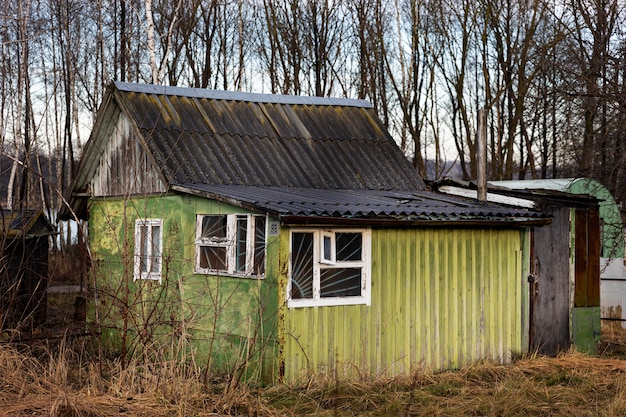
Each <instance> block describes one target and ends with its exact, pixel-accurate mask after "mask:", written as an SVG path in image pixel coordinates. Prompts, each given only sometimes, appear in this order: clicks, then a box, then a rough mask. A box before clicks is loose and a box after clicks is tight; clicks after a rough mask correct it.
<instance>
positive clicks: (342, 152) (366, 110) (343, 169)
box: [114, 82, 426, 190]
mask: <svg viewBox="0 0 626 417" xmlns="http://www.w3.org/2000/svg"><path fill="white" fill-rule="evenodd" d="M114 86H115V87H116V95H115V96H116V99H117V101H118V103H119V105H120V107H122V108H123V109H124V112H125V114H126V115H127V116H129V117H130V118H131V119H132V120H133V121H134V123H136V125H137V127H138V129H139V131H140V132H141V133H142V135H143V136H144V138H145V139H146V143H147V145H148V147H149V148H150V151H151V152H152V154H153V156H154V158H155V160H156V161H157V163H158V164H159V165H160V166H161V167H162V170H163V173H164V174H165V176H166V178H167V179H168V180H169V181H170V183H171V184H172V185H176V184H186V183H192V184H193V183H197V184H228V185H255V186H277V187H303V188H317V189H361V190H365V189H370V190H389V189H400V190H409V189H421V190H423V189H425V188H426V187H425V185H424V183H423V182H422V180H421V179H420V177H419V175H418V174H417V172H416V171H415V169H413V167H412V166H411V164H410V162H409V161H408V160H407V159H406V158H405V156H404V155H403V154H402V152H401V151H400V149H399V148H398V146H397V145H396V143H395V142H394V141H393V139H392V138H391V137H390V136H389V134H388V132H387V131H386V130H385V129H384V128H383V127H382V125H381V123H380V122H379V120H378V117H377V115H376V112H375V111H374V108H373V107H372V106H371V105H370V104H369V103H368V102H366V101H363V100H348V99H332V98H322V97H299V96H276V95H266V94H250V93H228V92H224V91H211V90H203V89H193V88H180V87H165V86H154V85H150V86H145V85H138V84H129V83H119V82H118V83H115V84H114Z"/></svg>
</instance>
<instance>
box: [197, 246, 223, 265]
mask: <svg viewBox="0 0 626 417" xmlns="http://www.w3.org/2000/svg"><path fill="white" fill-rule="evenodd" d="M200 268H203V269H212V270H216V271H223V270H225V269H226V248H225V247H220V246H201V247H200Z"/></svg>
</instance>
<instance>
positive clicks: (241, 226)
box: [235, 216, 248, 272]
mask: <svg viewBox="0 0 626 417" xmlns="http://www.w3.org/2000/svg"><path fill="white" fill-rule="evenodd" d="M247 234H248V218H247V216H237V234H236V237H235V242H236V244H235V270H236V271H239V272H245V271H246V235H247Z"/></svg>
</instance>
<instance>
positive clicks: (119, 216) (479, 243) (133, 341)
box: [89, 195, 528, 381]
mask: <svg viewBox="0 0 626 417" xmlns="http://www.w3.org/2000/svg"><path fill="white" fill-rule="evenodd" d="M242 212H243V211H242V210H241V209H239V208H235V207H232V206H229V205H226V204H222V203H218V202H214V201H210V200H206V199H202V198H196V197H192V196H178V195H171V196H164V197H159V198H157V197H145V198H137V199H130V200H123V199H97V200H93V201H92V203H91V207H90V215H91V218H90V222H89V227H90V231H89V232H90V243H91V249H92V252H93V255H94V259H95V260H96V265H95V268H94V273H95V279H96V280H95V283H96V284H97V288H98V299H97V312H98V314H97V315H96V314H95V310H92V312H91V318H92V320H93V321H96V317H97V319H98V320H97V321H98V322H99V323H100V326H101V328H102V330H103V335H104V336H105V337H104V340H105V341H107V342H108V343H109V344H110V346H111V347H112V348H115V349H117V351H118V352H119V350H120V349H121V345H122V344H123V345H125V346H126V352H127V353H126V354H127V355H129V357H130V356H131V355H132V354H133V353H137V352H146V351H150V350H149V349H152V350H151V351H155V352H156V350H157V349H158V348H167V347H169V348H170V354H176V355H191V354H193V355H194V358H195V360H196V363H198V364H200V365H202V366H210V367H211V369H215V370H222V371H226V372H229V373H231V374H232V373H235V372H240V373H242V374H243V375H245V376H250V377H255V378H259V379H261V380H264V381H276V380H277V378H278V377H279V375H281V374H283V373H284V376H285V380H293V379H295V378H297V377H298V376H299V375H303V374H310V373H314V372H319V371H322V372H323V371H328V372H334V370H335V368H336V369H337V370H338V371H340V372H341V374H342V375H346V376H357V375H359V374H360V373H365V374H367V375H393V374H402V373H408V372H410V371H412V370H416V369H433V370H436V369H444V368H457V367H460V366H463V365H465V364H468V363H471V362H473V361H476V360H479V359H483V358H487V359H495V360H502V361H507V360H509V359H510V358H511V355H512V354H514V353H515V352H522V351H525V349H526V348H527V338H526V335H527V334H528V322H527V310H528V300H527V296H528V290H527V282H526V279H525V276H526V274H527V267H525V265H526V264H527V263H528V262H527V259H526V260H524V259H525V258H523V257H524V256H527V254H526V253H525V248H526V246H527V238H526V234H525V233H526V232H525V231H520V230H504V229H448V228H429V229H428V228H427V229H420V228H406V229H373V231H372V271H371V272H372V297H371V298H372V303H371V305H370V306H343V307H325V308H320V307H317V308H295V309H288V308H287V307H286V303H285V289H286V286H287V279H288V277H287V271H288V259H289V228H287V227H282V228H281V231H280V237H278V236H276V237H274V236H270V237H268V241H267V251H266V254H267V266H266V276H265V278H264V279H262V280H257V279H250V278H238V277H228V276H210V275H201V274H194V273H193V262H194V254H195V246H194V241H195V216H196V214H228V213H242ZM139 217H141V218H163V219H164V237H163V241H164V251H163V257H164V278H163V282H162V283H161V284H159V283H157V282H152V281H137V282H133V263H132V254H133V249H134V221H135V219H136V218H139ZM270 220H271V219H270ZM124 306H127V307H128V308H124ZM125 311H126V312H128V314H127V315H126V320H125V319H124V317H125V316H124V312H125ZM124 336H125V339H124Z"/></svg>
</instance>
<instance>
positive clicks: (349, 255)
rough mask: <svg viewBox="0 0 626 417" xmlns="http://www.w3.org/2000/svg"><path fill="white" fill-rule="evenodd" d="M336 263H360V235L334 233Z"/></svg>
mask: <svg viewBox="0 0 626 417" xmlns="http://www.w3.org/2000/svg"><path fill="white" fill-rule="evenodd" d="M335 239H336V243H335V244H336V246H337V261H360V260H361V247H362V245H363V244H362V239H361V233H336V234H335Z"/></svg>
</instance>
